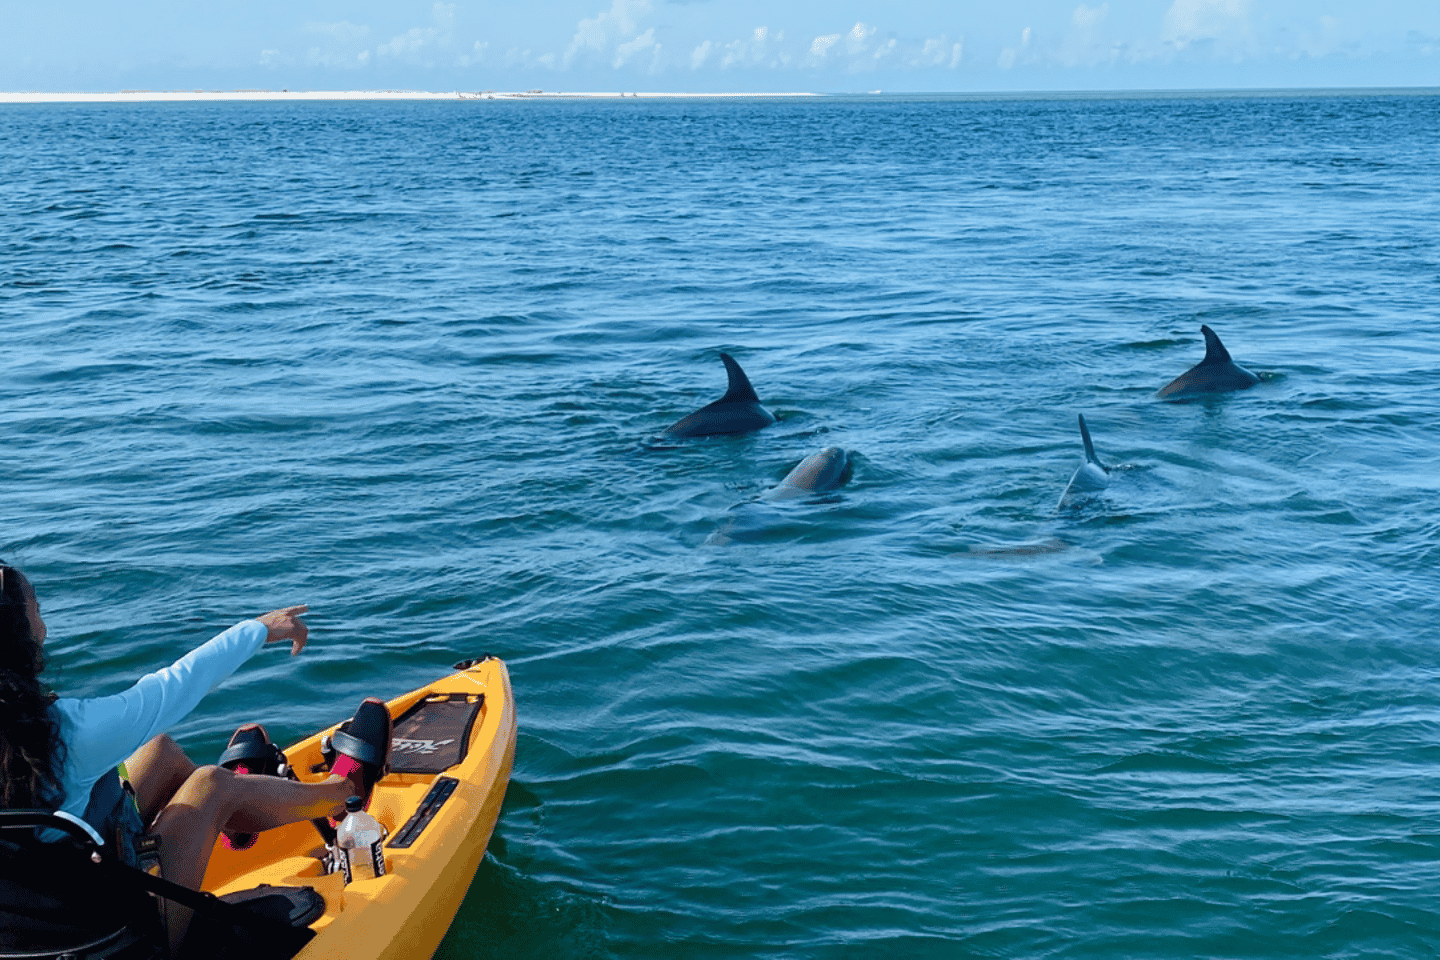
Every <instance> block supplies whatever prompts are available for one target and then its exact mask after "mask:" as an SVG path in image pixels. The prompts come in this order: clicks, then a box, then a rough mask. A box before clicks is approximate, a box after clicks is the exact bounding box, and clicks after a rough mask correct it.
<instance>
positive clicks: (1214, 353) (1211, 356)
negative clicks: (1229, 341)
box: [1200, 323, 1233, 363]
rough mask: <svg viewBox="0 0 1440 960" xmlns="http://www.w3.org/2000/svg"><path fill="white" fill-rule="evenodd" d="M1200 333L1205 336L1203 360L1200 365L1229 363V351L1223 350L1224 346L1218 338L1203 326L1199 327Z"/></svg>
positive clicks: (1212, 331)
mask: <svg viewBox="0 0 1440 960" xmlns="http://www.w3.org/2000/svg"><path fill="white" fill-rule="evenodd" d="M1200 332H1201V333H1203V334H1205V359H1204V360H1201V361H1200V362H1201V363H1231V362H1233V361H1231V359H1230V351H1229V350H1226V349H1225V344H1223V343H1221V342H1220V337H1219V335H1217V334H1216V333H1215V331H1214V330H1211V329H1210V328H1209V327H1207V326H1205V325H1204V324H1203V323H1202V324H1201V325H1200Z"/></svg>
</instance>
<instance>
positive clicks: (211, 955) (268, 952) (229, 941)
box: [182, 883, 325, 960]
mask: <svg viewBox="0 0 1440 960" xmlns="http://www.w3.org/2000/svg"><path fill="white" fill-rule="evenodd" d="M220 899H221V900H223V901H225V902H226V903H229V904H233V905H234V906H237V907H244V908H245V909H246V910H248V911H250V912H251V913H256V914H259V915H260V916H262V917H266V918H268V919H270V920H275V921H279V922H280V923H283V924H286V925H288V926H290V927H294V928H297V929H299V928H304V927H308V926H310V924H312V923H314V922H315V921H316V920H318V919H320V917H321V916H322V915H323V914H324V913H325V898H324V897H322V896H320V894H319V893H317V892H316V891H315V889H314V888H313V887H273V886H271V885H270V884H268V883H262V884H260V886H258V887H251V888H250V889H249V890H237V891H235V892H234V893H227V894H225V895H224V896H222V897H220ZM291 952H292V951H290V950H288V949H286V947H285V945H283V944H279V943H275V942H273V940H272V938H269V937H267V936H266V935H265V932H264V931H253V930H242V929H239V928H237V927H236V926H235V925H234V924H231V923H226V922H224V921H223V920H217V919H216V918H214V917H203V916H199V915H196V917H195V918H194V919H193V920H192V921H191V922H190V930H189V931H188V932H187V933H186V934H185V948H184V950H183V951H182V953H183V954H184V957H183V958H182V960H220V958H237V960H238V958H242V957H244V958H251V957H256V956H263V957H276V956H278V957H285V956H290V955H291Z"/></svg>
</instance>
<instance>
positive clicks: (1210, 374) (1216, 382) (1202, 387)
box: [1155, 325, 1260, 400]
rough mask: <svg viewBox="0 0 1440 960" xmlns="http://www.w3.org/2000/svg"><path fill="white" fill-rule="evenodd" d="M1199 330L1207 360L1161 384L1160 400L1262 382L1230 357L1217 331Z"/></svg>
mask: <svg viewBox="0 0 1440 960" xmlns="http://www.w3.org/2000/svg"><path fill="white" fill-rule="evenodd" d="M1200 332H1201V333H1203V334H1205V359H1204V360H1201V361H1200V362H1199V363H1197V364H1195V366H1193V367H1191V368H1190V369H1189V370H1186V371H1185V372H1184V373H1182V374H1180V376H1178V377H1176V378H1175V379H1174V380H1171V381H1170V382H1169V383H1167V384H1165V386H1163V387H1161V388H1160V392H1158V393H1156V394H1155V396H1157V397H1159V398H1160V399H1161V400H1188V399H1190V398H1192V397H1203V396H1205V395H1206V394H1210V393H1228V392H1229V391H1231V390H1248V389H1250V388H1251V387H1253V386H1255V384H1257V383H1259V382H1260V378H1259V377H1257V376H1255V374H1253V373H1251V372H1250V371H1249V370H1246V369H1245V368H1244V367H1242V366H1240V365H1239V364H1237V363H1236V362H1235V361H1234V360H1231V359H1230V351H1229V350H1226V349H1225V344H1223V343H1221V342H1220V338H1219V337H1218V336H1216V335H1215V331H1214V330H1211V329H1210V328H1209V327H1207V326H1204V325H1202V326H1201V327H1200Z"/></svg>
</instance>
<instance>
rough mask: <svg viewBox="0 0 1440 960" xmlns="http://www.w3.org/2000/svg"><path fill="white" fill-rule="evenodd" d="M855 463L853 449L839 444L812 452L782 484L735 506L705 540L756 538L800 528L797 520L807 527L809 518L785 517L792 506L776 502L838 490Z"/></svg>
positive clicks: (720, 541) (713, 543)
mask: <svg viewBox="0 0 1440 960" xmlns="http://www.w3.org/2000/svg"><path fill="white" fill-rule="evenodd" d="M854 467H855V463H854V459H853V457H852V456H851V454H850V452H849V451H848V450H842V449H840V448H839V447H826V448H825V449H824V450H821V451H819V452H818V453H812V454H810V456H808V457H806V458H805V459H804V460H801V461H800V463H799V464H798V465H796V467H795V469H794V470H791V471H790V472H789V473H787V474H785V479H784V480H781V481H780V483H779V484H777V485H776V486H774V487H771V488H770V489H769V490H766V491H765V492H764V493H762V494H760V496H759V497H757V498H756V499H754V500H747V501H746V502H744V503H739V504H736V505H735V506H734V507H732V508H731V511H732V512H731V514H730V516H729V518H728V519H727V520H726V521H725V522H724V523H723V524H722V525H721V526H720V528H719V529H718V530H716V531H715V532H714V533H712V534H711V535H710V538H709V539H708V540H706V541H705V542H706V543H707V544H709V545H711V546H717V545H723V544H727V543H734V542H735V541H736V540H741V541H746V540H755V539H757V538H760V537H763V536H764V535H765V534H766V533H767V532H771V533H774V532H775V531H778V530H783V529H785V526H786V524H789V525H790V527H791V529H796V528H797V527H796V525H797V524H799V525H801V526H799V527H798V529H802V530H803V529H805V526H804V525H805V523H806V521H804V520H803V519H799V520H796V519H790V520H786V519H785V516H786V515H787V514H789V513H790V509H791V508H789V507H782V506H778V505H775V506H772V504H779V503H783V502H785V501H791V500H799V499H801V498H802V497H810V496H813V495H815V494H819V493H826V492H828V491H831V490H838V489H839V488H841V487H843V486H845V484H847V483H849V482H850V476H851V474H852V473H853V472H854Z"/></svg>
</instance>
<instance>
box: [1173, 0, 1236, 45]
mask: <svg viewBox="0 0 1440 960" xmlns="http://www.w3.org/2000/svg"><path fill="white" fill-rule="evenodd" d="M1249 8H1250V0H1175V2H1174V3H1172V4H1171V5H1170V9H1169V10H1167V11H1165V20H1164V24H1163V25H1162V27H1161V31H1160V38H1161V40H1163V41H1164V42H1165V43H1168V44H1171V45H1172V46H1174V47H1175V48H1176V49H1179V50H1183V49H1184V48H1185V47H1187V46H1189V45H1190V44H1192V43H1196V42H1198V41H1202V40H1219V41H1244V40H1246V39H1248V37H1249V34H1250V17H1249V13H1250V9H1249Z"/></svg>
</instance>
